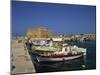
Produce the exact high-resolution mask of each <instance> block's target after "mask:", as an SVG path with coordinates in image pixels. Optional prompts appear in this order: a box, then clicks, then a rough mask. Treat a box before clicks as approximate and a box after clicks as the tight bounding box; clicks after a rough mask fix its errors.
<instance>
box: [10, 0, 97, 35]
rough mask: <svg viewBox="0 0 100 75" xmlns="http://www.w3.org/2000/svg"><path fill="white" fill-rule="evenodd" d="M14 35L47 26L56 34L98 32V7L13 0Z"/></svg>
mask: <svg viewBox="0 0 100 75" xmlns="http://www.w3.org/2000/svg"><path fill="white" fill-rule="evenodd" d="M11 7H12V9H11V21H12V25H11V27H12V35H15V34H16V35H25V34H26V32H27V30H28V29H29V28H36V27H46V28H48V29H49V31H51V32H53V33H54V34H90V33H96V32H95V31H96V7H95V6H86V5H71V4H55V3H40V2H25V1H12V6H11Z"/></svg>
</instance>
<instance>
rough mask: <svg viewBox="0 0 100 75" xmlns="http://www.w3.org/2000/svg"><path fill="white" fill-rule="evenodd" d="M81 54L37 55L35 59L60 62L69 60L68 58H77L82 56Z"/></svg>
mask: <svg viewBox="0 0 100 75" xmlns="http://www.w3.org/2000/svg"><path fill="white" fill-rule="evenodd" d="M82 56H83V54H79V55H72V56H56V57H55V56H54V57H53V56H47V57H46V56H37V57H36V58H37V61H38V62H58V61H59V62H60V61H69V60H73V59H77V58H80V57H82Z"/></svg>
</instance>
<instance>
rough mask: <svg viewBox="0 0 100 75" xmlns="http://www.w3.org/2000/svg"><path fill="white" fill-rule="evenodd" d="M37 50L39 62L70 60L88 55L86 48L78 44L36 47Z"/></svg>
mask: <svg viewBox="0 0 100 75" xmlns="http://www.w3.org/2000/svg"><path fill="white" fill-rule="evenodd" d="M34 50H35V52H36V53H37V54H38V56H36V59H37V61H38V62H58V61H68V60H73V59H77V58H80V57H82V56H85V55H86V49H85V48H79V47H78V46H76V45H74V46H71V45H68V44H63V45H62V47H61V48H55V47H41V46H39V47H34Z"/></svg>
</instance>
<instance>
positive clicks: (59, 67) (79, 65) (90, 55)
mask: <svg viewBox="0 0 100 75" xmlns="http://www.w3.org/2000/svg"><path fill="white" fill-rule="evenodd" d="M67 43H69V44H73V45H77V46H79V47H82V48H87V56H86V57H85V58H84V59H82V58H80V59H75V60H72V61H64V62H54V63H38V62H36V58H35V56H36V55H35V54H30V55H31V58H32V61H33V64H34V65H35V68H36V72H37V73H43V72H57V71H73V70H88V69H89V70H90V69H96V41H86V42H67Z"/></svg>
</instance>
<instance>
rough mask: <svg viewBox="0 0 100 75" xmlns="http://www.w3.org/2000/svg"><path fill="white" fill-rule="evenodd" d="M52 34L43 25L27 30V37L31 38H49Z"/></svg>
mask: <svg viewBox="0 0 100 75" xmlns="http://www.w3.org/2000/svg"><path fill="white" fill-rule="evenodd" d="M52 35H53V33H52V32H50V31H48V29H47V28H44V27H39V28H34V29H29V30H28V32H27V37H31V38H50V37H52Z"/></svg>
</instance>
